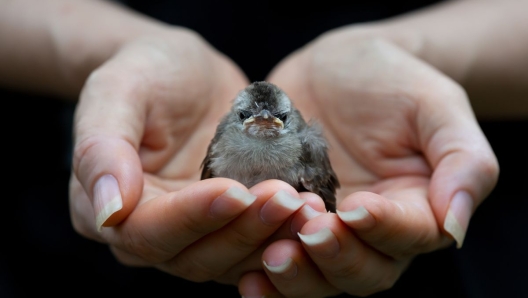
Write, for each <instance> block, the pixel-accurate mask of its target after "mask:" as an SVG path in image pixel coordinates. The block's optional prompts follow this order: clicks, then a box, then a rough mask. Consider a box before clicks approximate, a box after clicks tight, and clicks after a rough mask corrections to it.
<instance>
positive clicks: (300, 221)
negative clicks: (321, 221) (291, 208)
mask: <svg viewBox="0 0 528 298" xmlns="http://www.w3.org/2000/svg"><path fill="white" fill-rule="evenodd" d="M321 214H323V213H322V212H319V211H317V210H315V209H313V208H312V207H310V205H304V206H303V207H302V208H301V210H299V213H298V214H297V215H295V217H294V218H293V220H292V222H291V226H290V229H291V232H292V235H294V236H296V235H297V233H299V232H300V231H301V228H302V227H303V226H304V224H305V223H306V222H307V221H309V220H310V219H312V218H316V217H317V216H319V215H321Z"/></svg>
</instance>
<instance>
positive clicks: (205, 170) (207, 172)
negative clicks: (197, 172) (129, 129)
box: [200, 118, 227, 180]
mask: <svg viewBox="0 0 528 298" xmlns="http://www.w3.org/2000/svg"><path fill="white" fill-rule="evenodd" d="M226 124H227V121H226V119H225V118H224V119H223V120H222V121H221V122H220V124H218V127H217V128H216V133H215V136H214V137H213V139H212V140H211V143H209V146H207V153H206V154H205V158H204V160H203V161H202V165H201V166H200V167H201V168H202V175H201V177H200V180H204V179H208V178H213V177H214V176H213V171H212V170H211V167H210V165H211V161H212V158H213V157H214V154H213V146H214V144H216V143H217V142H218V140H219V139H220V138H221V136H222V134H223V133H224V130H225V127H226Z"/></svg>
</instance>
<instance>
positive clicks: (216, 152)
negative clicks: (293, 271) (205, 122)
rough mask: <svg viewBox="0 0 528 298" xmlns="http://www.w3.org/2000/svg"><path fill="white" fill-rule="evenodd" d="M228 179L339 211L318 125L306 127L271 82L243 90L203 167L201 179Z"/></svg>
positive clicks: (217, 131)
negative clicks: (305, 196)
mask: <svg viewBox="0 0 528 298" xmlns="http://www.w3.org/2000/svg"><path fill="white" fill-rule="evenodd" d="M213 177H226V178H231V179H234V180H237V181H239V182H240V183H242V184H244V185H245V186H246V187H248V188H249V187H251V186H253V185H255V184H257V183H259V182H261V181H264V180H267V179H279V180H282V181H285V182H287V183H289V184H290V185H291V186H293V187H294V188H295V189H296V190H297V191H310V192H313V193H316V194H318V195H319V196H320V197H321V198H323V200H324V202H325V206H326V209H327V210H328V211H331V212H335V208H336V206H335V204H336V199H335V192H336V188H337V187H339V181H338V180H337V176H336V174H335V173H334V170H333V169H332V166H331V165H330V160H329V159H328V154H327V143H326V140H325V138H324V137H323V134H322V131H321V129H320V127H319V126H318V125H316V123H313V124H312V125H309V124H307V123H306V122H305V121H304V119H303V118H302V116H301V114H300V112H299V111H298V110H297V109H296V108H295V107H294V106H293V104H292V102H291V101H290V99H289V98H288V96H287V95H286V94H285V93H284V92H283V91H282V90H281V89H279V88H278V87H277V86H275V85H273V84H271V83H268V82H264V81H262V82H254V83H252V84H250V85H249V86H248V87H246V88H245V89H244V90H242V91H240V92H239V94H238V95H237V97H236V98H235V100H234V102H233V106H232V108H231V111H230V112H229V113H227V115H225V116H224V118H223V119H222V120H221V122H220V124H219V125H218V127H217V129H216V134H215V136H214V138H213V140H212V141H211V143H210V144H209V147H208V149H207V155H206V156H205V159H204V160H203V162H202V176H201V179H207V178H213Z"/></svg>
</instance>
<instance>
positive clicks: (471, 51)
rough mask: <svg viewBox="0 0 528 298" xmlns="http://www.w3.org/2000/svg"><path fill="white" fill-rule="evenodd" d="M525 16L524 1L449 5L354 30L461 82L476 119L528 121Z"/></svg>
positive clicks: (488, 0)
mask: <svg viewBox="0 0 528 298" xmlns="http://www.w3.org/2000/svg"><path fill="white" fill-rule="evenodd" d="M527 11H528V1H520V0H513V1H500V0H480V1H476V0H473V1H471V0H466V1H449V2H445V3H441V4H439V5H435V6H431V7H429V8H426V9H423V10H418V11H415V12H411V13H408V14H405V15H401V16H398V17H396V18H392V19H387V20H384V21H382V22H375V23H371V24H366V25H365V26H363V25H360V26H358V27H362V28H364V30H365V31H370V32H371V33H372V32H375V33H374V34H375V35H378V36H381V37H385V38H387V39H389V40H391V41H393V42H395V43H397V44H399V45H400V46H401V47H403V48H405V49H406V50H408V51H410V52H411V53H413V54H415V55H416V56H418V57H419V58H421V59H423V60H425V61H427V62H428V63H430V64H431V65H433V66H435V67H436V68H437V69H439V70H440V71H442V72H444V73H445V74H447V75H448V76H450V77H451V78H453V79H454V80H456V81H457V82H459V83H460V84H461V85H462V86H463V87H464V88H465V89H466V91H467V92H468V95H469V98H470V99H471V103H472V105H473V108H474V110H475V112H476V114H477V116H479V117H480V118H483V119H484V118H501V117H508V118H519V117H528V99H527V98H528V72H527V69H528V54H527V53H528V17H526V12H527ZM362 30H363V29H362ZM371 33H370V34H371Z"/></svg>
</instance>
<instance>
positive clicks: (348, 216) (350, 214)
mask: <svg viewBox="0 0 528 298" xmlns="http://www.w3.org/2000/svg"><path fill="white" fill-rule="evenodd" d="M336 213H337V215H338V216H339V218H341V220H343V221H344V222H351V221H359V220H362V219H365V218H367V216H369V215H370V213H369V212H368V211H367V209H365V207H363V206H359V207H357V208H356V209H354V210H350V211H339V210H336Z"/></svg>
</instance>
